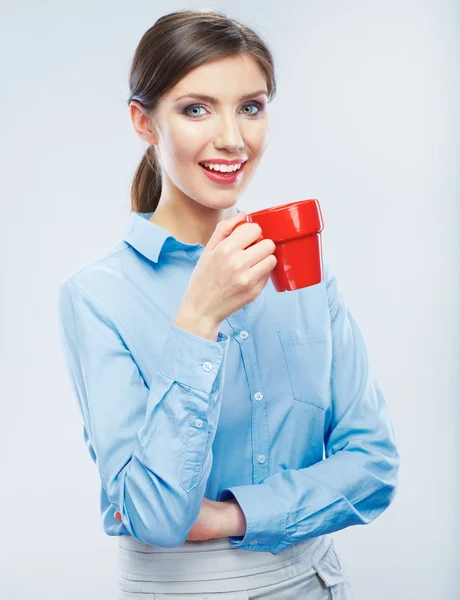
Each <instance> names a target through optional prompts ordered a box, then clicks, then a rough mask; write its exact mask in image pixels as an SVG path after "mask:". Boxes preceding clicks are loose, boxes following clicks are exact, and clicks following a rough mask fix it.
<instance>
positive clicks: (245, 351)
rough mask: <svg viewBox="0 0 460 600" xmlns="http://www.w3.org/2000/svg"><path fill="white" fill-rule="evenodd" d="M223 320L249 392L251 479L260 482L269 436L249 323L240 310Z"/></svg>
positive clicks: (266, 466)
mask: <svg viewBox="0 0 460 600" xmlns="http://www.w3.org/2000/svg"><path fill="white" fill-rule="evenodd" d="M227 322H228V323H229V324H230V326H231V327H232V329H233V331H234V339H236V341H237V342H238V345H239V348H240V353H241V359H242V362H243V364H244V370H245V372H246V376H247V382H248V386H249V392H250V394H251V399H252V402H251V416H252V419H251V423H252V429H251V433H252V435H251V439H252V448H251V454H252V464H253V483H260V482H261V481H263V480H264V479H265V477H267V475H268V474H269V473H268V460H267V459H266V457H267V456H268V451H269V439H268V415H267V409H266V403H265V402H261V400H263V398H264V395H263V393H262V392H261V391H260V390H261V387H262V381H261V374H260V369H259V365H258V357H257V353H256V348H255V343H254V336H253V335H252V333H251V327H250V324H249V322H248V318H247V315H246V312H245V311H244V310H240V311H238V312H237V313H234V314H233V315H232V316H231V317H227ZM261 456H263V457H264V458H263V460H262V461H260V460H258V457H261Z"/></svg>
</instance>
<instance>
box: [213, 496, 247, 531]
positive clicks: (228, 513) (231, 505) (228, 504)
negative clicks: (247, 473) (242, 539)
mask: <svg viewBox="0 0 460 600" xmlns="http://www.w3.org/2000/svg"><path fill="white" fill-rule="evenodd" d="M220 504H222V518H221V524H220V532H219V534H220V535H219V537H228V536H239V535H241V536H244V534H245V533H246V517H245V516H244V512H243V510H242V509H241V506H240V505H239V504H238V501H237V500H236V498H230V499H229V500H226V501H225V502H220Z"/></svg>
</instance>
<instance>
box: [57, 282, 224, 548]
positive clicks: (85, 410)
mask: <svg viewBox="0 0 460 600" xmlns="http://www.w3.org/2000/svg"><path fill="white" fill-rule="evenodd" d="M58 324H59V332H60V336H61V343H62V348H63V354H64V358H65V364H66V366H67V370H68V373H69V375H70V380H71V384H72V388H73V391H74V394H75V397H76V399H77V402H78V406H79V409H80V412H81V415H82V418H83V421H84V430H85V431H86V435H87V437H88V441H89V442H90V443H91V446H92V448H93V449H94V454H95V462H96V464H97V466H98V470H99V474H100V479H101V483H102V486H103V487H104V489H105V491H106V493H107V497H108V499H109V501H110V502H111V504H112V506H113V507H114V512H115V509H116V510H118V511H119V512H120V514H121V518H122V521H123V525H124V526H125V527H126V529H127V531H128V532H129V534H131V535H132V536H133V537H134V538H135V539H137V540H138V541H141V542H144V543H148V544H152V545H155V546H160V547H176V546H178V545H180V544H183V543H184V542H185V540H186V538H187V535H188V532H189V531H190V529H191V527H192V526H193V523H194V522H195V521H196V518H197V516H198V514H199V511H200V508H201V503H202V500H203V497H204V493H205V487H206V482H207V479H208V477H209V473H210V470H211V466H212V451H211V446H212V442H213V439H214V436H215V433H216V428H217V423H218V418H219V412H220V404H221V390H222V386H223V383H224V372H225V361H226V356H227V350H228V344H229V337H228V336H227V335H225V334H222V333H220V332H219V334H218V339H217V341H216V342H214V341H212V340H208V339H206V338H202V337H199V336H197V335H194V334H192V333H189V332H186V331H184V330H182V329H181V328H179V327H178V326H176V325H175V324H174V323H173V322H171V323H170V326H169V332H168V335H167V337H166V341H165V344H164V347H163V350H162V354H161V359H160V360H159V362H158V364H157V365H154V367H155V368H154V369H153V372H154V373H155V375H154V376H153V378H152V380H151V381H148V382H146V381H144V379H143V377H142V375H141V373H140V370H139V368H138V366H137V364H136V362H135V361H134V359H133V356H132V354H131V352H130V351H129V349H128V347H127V345H126V343H125V342H124V340H123V339H122V335H121V334H120V330H119V328H118V327H117V326H116V324H115V323H114V321H113V319H112V317H111V316H110V315H109V314H108V312H107V311H106V309H105V308H104V306H103V305H102V304H101V302H100V301H99V300H97V299H96V298H95V297H93V296H92V294H90V293H89V291H88V290H87V289H86V288H85V287H84V286H83V285H81V284H80V283H79V282H77V281H74V280H71V279H68V280H65V281H64V282H63V283H61V285H60V286H59V290H58ZM123 525H121V524H120V526H121V527H122V526H123Z"/></svg>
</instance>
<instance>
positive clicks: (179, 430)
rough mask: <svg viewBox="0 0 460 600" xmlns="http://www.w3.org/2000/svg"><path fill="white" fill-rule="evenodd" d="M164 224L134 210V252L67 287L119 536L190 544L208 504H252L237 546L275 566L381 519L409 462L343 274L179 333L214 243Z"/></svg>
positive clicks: (74, 347) (78, 386) (72, 348)
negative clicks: (210, 333) (324, 539)
mask: <svg viewBox="0 0 460 600" xmlns="http://www.w3.org/2000/svg"><path fill="white" fill-rule="evenodd" d="M238 212H239V210H238ZM152 214H153V213H137V212H132V213H131V215H130V219H129V222H128V225H127V227H126V231H125V234H124V238H123V240H122V241H121V242H119V243H118V244H116V245H114V246H113V247H112V248H110V249H109V250H108V251H107V252H105V253H104V254H103V255H101V256H98V257H97V258H95V259H93V260H92V261H90V262H89V263H87V264H86V265H85V266H83V267H82V268H80V269H78V270H76V271H74V272H73V273H72V274H71V275H69V276H68V277H67V278H66V279H65V280H64V281H62V282H61V284H60V286H59V300H58V321H59V328H60V333H61V340H62V347H63V352H64V356H65V364H66V365H67V369H68V374H69V377H70V380H71V384H72V389H73V393H74V395H75V398H76V400H77V402H78V405H79V409H80V412H81V416H82V420H83V425H84V426H83V435H84V439H85V441H86V444H87V447H88V450H89V453H90V455H91V457H92V459H93V461H94V462H95V463H96V465H97V467H98V470H99V475H100V480H101V493H100V510H101V517H102V522H103V527H104V530H105V532H106V533H107V534H108V535H111V536H114V535H127V534H130V535H132V536H133V537H134V538H135V539H137V540H139V541H141V542H145V543H148V544H153V545H156V546H161V547H175V546H178V545H180V544H183V543H184V542H185V541H186V538H187V535H188V532H189V531H190V529H191V527H192V526H193V523H194V522H195V520H196V518H197V516H198V514H199V511H200V506H201V503H202V499H203V497H204V496H205V497H207V498H209V499H211V500H226V499H228V498H230V497H232V496H234V497H235V498H236V499H237V501H238V503H239V505H240V506H241V509H242V511H243V512H244V515H245V518H246V525H247V528H246V533H245V535H244V536H231V537H229V538H228V539H229V540H230V541H231V542H232V544H233V546H234V547H238V548H242V549H247V550H258V551H260V550H262V551H271V552H273V553H274V554H277V553H279V552H280V551H281V550H283V549H284V548H287V547H288V546H290V545H291V544H294V543H296V542H298V541H300V540H303V539H306V538H311V537H314V536H320V535H323V534H326V533H332V532H334V531H337V530H340V529H343V528H345V527H348V526H350V525H360V524H366V523H369V522H370V521H372V520H374V519H375V518H376V517H377V516H378V515H379V514H380V513H382V512H383V511H384V510H385V509H386V508H387V507H388V505H389V504H390V502H391V501H392V499H393V497H394V495H395V491H396V484H397V476H398V470H399V454H398V451H397V448H396V444H395V436H394V430H393V425H392V422H391V417H390V413H389V409H388V406H387V403H386V400H385V398H384V396H383V394H382V391H381V389H380V387H379V385H378V383H377V381H376V379H375V378H374V376H373V374H372V372H371V369H370V366H369V363H368V355H367V351H366V346H365V342H364V340H363V338H362V336H361V333H360V331H359V329H358V325H357V324H356V321H355V319H354V318H353V316H352V314H351V312H350V310H349V309H348V308H347V306H346V304H345V302H344V298H343V296H342V295H341V293H340V290H339V288H338V284H337V279H336V277H335V275H334V272H333V270H332V269H331V267H330V265H329V264H328V263H327V261H323V265H324V280H323V281H322V282H321V283H319V284H317V285H313V286H310V287H307V288H303V289H300V290H296V291H290V292H283V293H278V292H276V291H275V289H274V287H273V285H272V283H271V280H268V283H267V285H266V286H265V288H264V289H263V291H262V292H261V293H260V295H259V296H258V297H257V298H256V300H255V301H253V302H251V303H250V304H248V305H246V306H244V307H243V308H242V309H240V310H238V311H236V312H235V313H233V314H232V315H231V316H230V317H228V318H227V319H225V320H224V321H223V322H222V323H221V324H220V330H219V334H218V337H217V340H216V341H212V340H209V339H206V338H202V337H200V336H197V335H194V334H192V333H189V332H187V331H185V330H183V329H181V328H180V327H178V326H176V325H175V324H174V323H173V320H174V318H175V315H176V313H177V310H178V308H179V305H180V303H181V300H182V298H183V296H184V293H185V291H186V288H187V285H188V282H189V279H190V276H191V274H192V271H193V269H194V267H195V266H196V264H197V261H198V259H199V258H200V256H201V254H202V251H203V246H202V245H201V244H187V243H184V242H182V241H180V240H179V239H177V238H175V237H174V236H173V235H171V234H170V233H169V232H168V231H167V230H165V229H163V228H162V227H160V226H158V225H157V224H155V223H152V222H151V221H149V220H148V219H149V217H150V216H151V215H152ZM116 510H118V511H119V512H120V514H121V517H122V522H120V521H118V520H117V519H115V517H114V513H115V511H116Z"/></svg>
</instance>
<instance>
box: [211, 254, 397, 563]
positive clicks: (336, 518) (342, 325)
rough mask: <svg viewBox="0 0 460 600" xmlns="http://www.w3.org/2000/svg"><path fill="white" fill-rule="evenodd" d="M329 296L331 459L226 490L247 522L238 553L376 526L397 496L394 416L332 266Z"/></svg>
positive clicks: (223, 495)
mask: <svg viewBox="0 0 460 600" xmlns="http://www.w3.org/2000/svg"><path fill="white" fill-rule="evenodd" d="M326 292H327V297H328V303H329V312H330V317H331V329H332V344H333V349H332V367H331V368H332V373H331V386H332V390H331V391H332V417H331V424H330V427H329V429H328V431H327V432H326V434H325V437H324V445H325V455H326V458H325V459H324V460H322V461H320V462H318V463H316V464H314V465H311V466H309V467H307V468H304V469H298V470H293V469H287V470H283V471H280V472H277V473H274V474H273V475H269V476H268V477H266V478H265V479H264V481H263V482H262V483H260V484H254V485H242V486H233V487H230V488H228V489H224V490H223V491H222V492H221V494H220V497H219V499H220V500H228V499H229V498H230V497H232V496H234V497H235V498H236V500H237V501H238V503H239V505H240V507H241V509H242V511H243V513H244V515H245V518H246V533H245V535H244V536H230V537H229V538H228V539H229V540H230V541H231V542H232V545H233V546H234V547H240V548H244V549H248V550H265V551H271V552H273V553H274V554H277V553H279V552H281V550H284V548H287V547H288V546H290V545H291V544H294V543H296V542H299V541H300V540H304V539H307V538H311V537H315V536H320V535H324V534H327V533H332V532H334V531H338V530H340V529H344V528H345V527H349V526H350V525H363V524H367V523H370V522H371V521H372V520H374V519H375V518H376V517H377V516H378V515H379V514H380V513H382V512H383V511H384V510H385V509H386V508H387V507H388V506H389V504H390V503H391V501H392V500H393V498H394V496H395V492H396V487H397V477H398V472H399V453H398V450H397V448H396V443H395V435H394V429H393V424H392V421H391V417H390V414H389V409H388V406H387V403H386V400H385V398H384V396H383V394H382V390H381V389H380V387H379V384H378V382H377V381H376V380H375V378H374V376H373V375H372V373H371V371H370V368H369V363H368V353H367V350H366V345H365V342H364V340H363V337H362V335H361V333H360V330H359V328H358V325H357V323H356V321H355V319H354V317H353V315H352V314H351V312H350V311H349V309H348V308H347V307H346V305H345V302H344V299H343V296H342V294H341V293H340V290H339V289H338V285H337V280H336V277H335V274H334V273H333V271H332V269H331V267H330V266H329V265H327V268H326Z"/></svg>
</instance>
